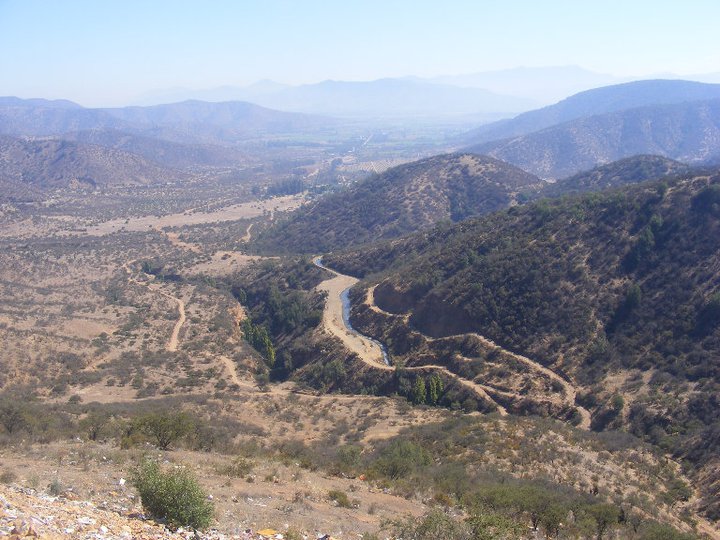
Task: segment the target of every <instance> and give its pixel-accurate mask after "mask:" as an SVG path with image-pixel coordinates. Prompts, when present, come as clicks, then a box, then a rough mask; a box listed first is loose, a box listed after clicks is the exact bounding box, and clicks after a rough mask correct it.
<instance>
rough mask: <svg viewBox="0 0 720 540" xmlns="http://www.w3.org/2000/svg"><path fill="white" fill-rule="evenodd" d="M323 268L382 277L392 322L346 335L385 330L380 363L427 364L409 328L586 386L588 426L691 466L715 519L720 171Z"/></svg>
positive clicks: (510, 217)
mask: <svg viewBox="0 0 720 540" xmlns="http://www.w3.org/2000/svg"><path fill="white" fill-rule="evenodd" d="M408 254H415V255H414V256H408ZM327 264H329V265H331V266H333V267H335V268H338V269H340V270H341V271H344V272H346V273H352V274H354V275H368V274H370V273H371V272H379V271H382V272H384V273H383V274H379V275H378V276H377V277H375V278H373V279H371V281H370V284H373V283H377V282H379V285H378V286H377V288H376V289H375V290H374V301H375V303H376V305H377V307H378V308H379V309H381V310H385V311H386V312H389V313H390V314H395V315H387V316H384V317H383V322H382V324H379V318H378V317H379V316H376V315H373V314H372V313H369V312H368V310H365V309H363V310H361V311H360V312H358V313H357V314H356V315H355V317H356V320H355V325H356V327H359V328H360V330H361V331H362V332H364V333H366V334H369V335H371V336H372V337H375V338H376V339H379V340H381V341H386V340H387V338H388V337H389V334H388V333H389V332H391V331H394V332H395V333H394V334H393V335H392V340H387V341H386V342H387V343H390V344H391V345H390V351H391V353H393V354H397V355H402V357H403V358H412V357H413V356H414V355H417V354H423V355H425V356H427V354H428V351H427V350H426V349H417V350H416V349H414V347H416V346H417V344H418V343H419V341H418V340H417V339H415V338H413V339H410V338H411V337H412V335H413V334H412V332H413V331H415V332H420V333H422V334H423V335H425V336H429V337H432V338H441V337H443V336H451V335H456V334H463V333H469V332H476V333H478V334H481V335H483V336H486V337H487V338H489V339H491V340H493V341H494V342H496V343H498V344H499V345H501V346H502V347H504V348H506V349H509V350H512V351H516V352H518V353H520V354H523V355H527V356H529V357H531V358H534V359H535V360H537V361H540V362H541V363H543V364H545V365H547V366H551V367H552V369H553V370H555V371H556V372H560V373H565V374H566V375H567V377H569V379H570V380H572V381H575V382H576V383H577V384H579V385H581V386H583V387H584V390H582V391H580V392H579V394H578V400H579V402H580V403H581V404H583V405H584V406H586V407H588V408H589V409H591V412H592V416H593V420H592V426H593V428H594V429H597V430H601V429H607V428H608V427H616V428H617V427H622V428H624V429H627V430H629V431H631V432H633V433H635V434H638V435H641V436H643V437H645V438H647V439H648V440H650V441H652V442H653V443H654V444H658V445H660V446H661V447H663V448H665V449H666V450H668V451H670V452H673V453H675V454H676V455H678V456H681V457H684V458H686V459H687V460H689V461H690V462H691V463H693V464H694V466H695V467H696V469H695V470H696V473H697V478H698V482H699V483H700V484H701V485H702V488H703V490H704V503H703V504H704V508H705V510H706V511H708V512H709V514H710V515H712V516H714V517H715V518H717V517H718V516H720V507H719V506H718V504H717V502H718V498H717V495H718V485H717V483H716V480H715V478H717V471H718V467H720V455H718V450H717V449H718V442H717V441H718V433H720V425H718V423H717V417H716V414H715V412H714V411H715V410H716V404H717V402H718V399H720V388H719V387H718V385H717V380H718V377H719V376H720V365H719V364H718V361H717V359H718V358H719V357H720V291H719V290H718V285H717V284H718V282H719V281H720V271H719V270H718V269H719V268H720V174H717V173H715V174H714V175H712V176H709V177H708V176H707V175H700V176H697V175H691V176H689V177H686V178H681V179H676V180H668V181H657V182H650V183H644V184H640V185H637V186H629V187H625V188H622V189H618V190H611V191H609V192H605V193H602V194H592V195H586V196H583V197H578V198H566V199H560V200H544V201H540V202H538V203H535V204H531V205H527V206H523V207H516V208H512V209H510V210H508V211H506V212H500V213H496V214H493V215H491V216H488V217H484V218H479V219H474V220H468V221H465V222H462V223H460V224H457V225H455V226H452V227H450V226H446V227H440V228H437V229H435V230H433V231H432V232H429V233H424V234H418V235H414V236H412V237H409V238H406V239H401V240H397V241H394V242H392V243H388V244H385V245H383V246H380V247H376V248H372V249H364V250H360V251H358V252H356V253H355V254H354V255H345V256H340V255H338V256H336V257H334V258H333V257H328V258H327ZM388 317H390V319H388ZM408 323H409V326H408ZM401 326H404V327H405V328H407V330H406V331H405V335H406V336H408V337H407V338H405V339H404V338H403V335H402V333H401V332H400V330H398V328H399V327H401ZM411 329H412V331H411ZM386 334H388V335H386ZM436 354H437V353H436ZM486 361H487V360H486ZM481 365H482V364H481Z"/></svg>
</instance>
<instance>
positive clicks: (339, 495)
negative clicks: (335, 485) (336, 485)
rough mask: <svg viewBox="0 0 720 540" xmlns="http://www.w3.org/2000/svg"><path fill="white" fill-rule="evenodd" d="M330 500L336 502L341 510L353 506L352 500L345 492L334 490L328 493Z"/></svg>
mask: <svg viewBox="0 0 720 540" xmlns="http://www.w3.org/2000/svg"><path fill="white" fill-rule="evenodd" d="M328 498H329V499H330V500H331V501H334V502H335V503H337V505H338V506H339V507H340V508H352V504H351V503H350V498H349V497H348V496H347V493H345V492H344V491H339V490H337V489H332V490H330V491H329V492H328Z"/></svg>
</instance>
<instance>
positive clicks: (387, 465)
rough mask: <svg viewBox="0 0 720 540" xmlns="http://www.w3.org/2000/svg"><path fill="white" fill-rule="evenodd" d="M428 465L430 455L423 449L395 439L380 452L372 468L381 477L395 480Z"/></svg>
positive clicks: (411, 443) (409, 442)
mask: <svg viewBox="0 0 720 540" xmlns="http://www.w3.org/2000/svg"><path fill="white" fill-rule="evenodd" d="M429 463H430V455H429V454H428V453H427V451H426V450H425V449H424V448H422V447H421V446H418V445H417V444H415V443H413V442H411V441H404V440H401V439H396V440H393V441H392V442H391V443H390V444H389V445H388V446H387V447H386V448H385V449H383V450H382V451H381V453H380V457H379V458H378V459H377V460H376V461H375V463H374V464H373V468H374V469H375V470H376V471H377V472H379V473H380V474H382V475H383V476H386V477H387V478H390V479H391V480H397V479H399V478H402V477H404V476H407V475H409V474H410V473H411V472H413V471H415V470H417V469H418V468H420V467H422V466H424V465H428V464H429Z"/></svg>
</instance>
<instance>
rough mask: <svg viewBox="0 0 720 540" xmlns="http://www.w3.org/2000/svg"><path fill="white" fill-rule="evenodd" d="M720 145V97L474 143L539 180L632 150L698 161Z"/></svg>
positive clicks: (629, 153)
mask: <svg viewBox="0 0 720 540" xmlns="http://www.w3.org/2000/svg"><path fill="white" fill-rule="evenodd" d="M719 148H720V99H716V100H710V101H694V102H688V103H679V104H675V105H653V106H648V107H639V108H635V109H628V110H623V111H619V112H613V113H608V114H602V115H596V116H588V117H585V118H581V119H579V120H573V121H571V122H567V123H564V124H559V125H557V126H553V127H550V128H546V129H543V130H540V131H536V132H534V133H530V134H528V135H522V136H518V137H514V138H510V139H505V140H502V141H496V142H490V143H484V144H480V145H476V146H472V147H470V148H469V149H468V151H472V152H478V153H485V154H488V155H491V156H493V157H496V158H497V159H502V160H504V161H507V162H509V163H512V164H513V165H516V166H518V167H521V168H522V169H524V170H527V171H529V172H532V173H534V174H537V175H538V176H540V177H542V178H560V177H563V176H569V175H572V174H575V173H577V172H578V171H581V170H584V169H589V168H592V167H594V166H596V165H598V164H602V163H607V162H610V161H615V160H618V159H621V158H624V157H628V156H632V155H636V154H658V155H662V156H666V157H670V158H673V159H678V160H680V161H685V162H688V163H700V162H703V161H705V160H707V159H710V158H712V157H714V156H716V155H717V153H718V149H719Z"/></svg>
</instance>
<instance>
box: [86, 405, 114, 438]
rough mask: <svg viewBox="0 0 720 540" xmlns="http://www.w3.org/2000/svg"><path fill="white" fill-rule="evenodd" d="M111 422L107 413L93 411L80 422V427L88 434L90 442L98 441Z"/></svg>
mask: <svg viewBox="0 0 720 540" xmlns="http://www.w3.org/2000/svg"><path fill="white" fill-rule="evenodd" d="M109 421H110V415H109V414H107V413H105V412H99V411H92V412H90V413H88V415H87V416H86V417H85V418H83V419H82V420H80V424H79V427H80V429H81V430H83V431H84V432H85V433H86V434H87V438H88V440H89V441H97V440H98V438H99V437H100V434H101V433H102V431H103V429H104V428H105V426H106V425H107V424H108V422H109Z"/></svg>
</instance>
